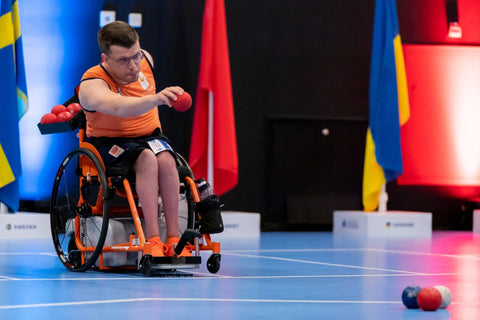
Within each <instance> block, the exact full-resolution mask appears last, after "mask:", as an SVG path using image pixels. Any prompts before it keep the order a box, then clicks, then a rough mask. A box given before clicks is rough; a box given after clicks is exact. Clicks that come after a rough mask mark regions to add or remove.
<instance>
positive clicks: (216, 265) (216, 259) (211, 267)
mask: <svg viewBox="0 0 480 320" xmlns="http://www.w3.org/2000/svg"><path fill="white" fill-rule="evenodd" d="M221 259H222V256H221V255H220V254H219V253H214V254H212V255H211V256H210V258H208V260H207V270H208V271H209V272H210V273H217V272H218V270H220V260H221Z"/></svg>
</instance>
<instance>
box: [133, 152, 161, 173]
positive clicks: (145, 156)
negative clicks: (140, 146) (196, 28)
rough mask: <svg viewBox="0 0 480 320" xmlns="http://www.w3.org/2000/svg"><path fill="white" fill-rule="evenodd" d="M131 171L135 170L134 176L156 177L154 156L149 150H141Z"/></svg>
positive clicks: (156, 169)
mask: <svg viewBox="0 0 480 320" xmlns="http://www.w3.org/2000/svg"><path fill="white" fill-rule="evenodd" d="M133 169H134V170H135V173H136V174H142V173H143V174H146V173H148V174H151V175H153V176H156V175H157V172H158V165H157V159H156V157H155V154H154V153H153V152H152V151H151V150H149V149H145V150H143V151H142V152H141V153H140V155H139V156H138V158H137V160H136V161H135V165H134V166H133Z"/></svg>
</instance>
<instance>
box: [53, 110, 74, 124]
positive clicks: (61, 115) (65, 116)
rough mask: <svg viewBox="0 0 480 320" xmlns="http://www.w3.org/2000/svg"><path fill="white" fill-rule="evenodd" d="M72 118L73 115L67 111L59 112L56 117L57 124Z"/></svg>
mask: <svg viewBox="0 0 480 320" xmlns="http://www.w3.org/2000/svg"><path fill="white" fill-rule="evenodd" d="M72 118H73V114H71V113H70V112H69V111H64V112H60V113H59V114H58V116H57V122H65V121H70V119H72Z"/></svg>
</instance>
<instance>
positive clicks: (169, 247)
mask: <svg viewBox="0 0 480 320" xmlns="http://www.w3.org/2000/svg"><path fill="white" fill-rule="evenodd" d="M178 241H180V238H179V237H169V238H168V239H167V243H166V244H165V248H166V249H165V252H164V253H165V255H166V256H167V257H172V256H173V255H174V254H175V248H174V245H176V244H178ZM179 256H180V257H191V256H192V254H191V253H190V251H188V250H187V248H183V250H182V253H180V255H179Z"/></svg>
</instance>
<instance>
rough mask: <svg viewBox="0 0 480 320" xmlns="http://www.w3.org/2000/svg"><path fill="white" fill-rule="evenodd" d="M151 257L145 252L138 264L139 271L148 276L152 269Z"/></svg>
mask: <svg viewBox="0 0 480 320" xmlns="http://www.w3.org/2000/svg"><path fill="white" fill-rule="evenodd" d="M152 263H153V257H152V256H151V255H149V254H146V255H144V256H143V257H142V259H141V260H140V265H139V266H138V268H139V270H140V272H141V273H143V274H144V275H146V276H148V275H149V274H150V272H151V271H152Z"/></svg>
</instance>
